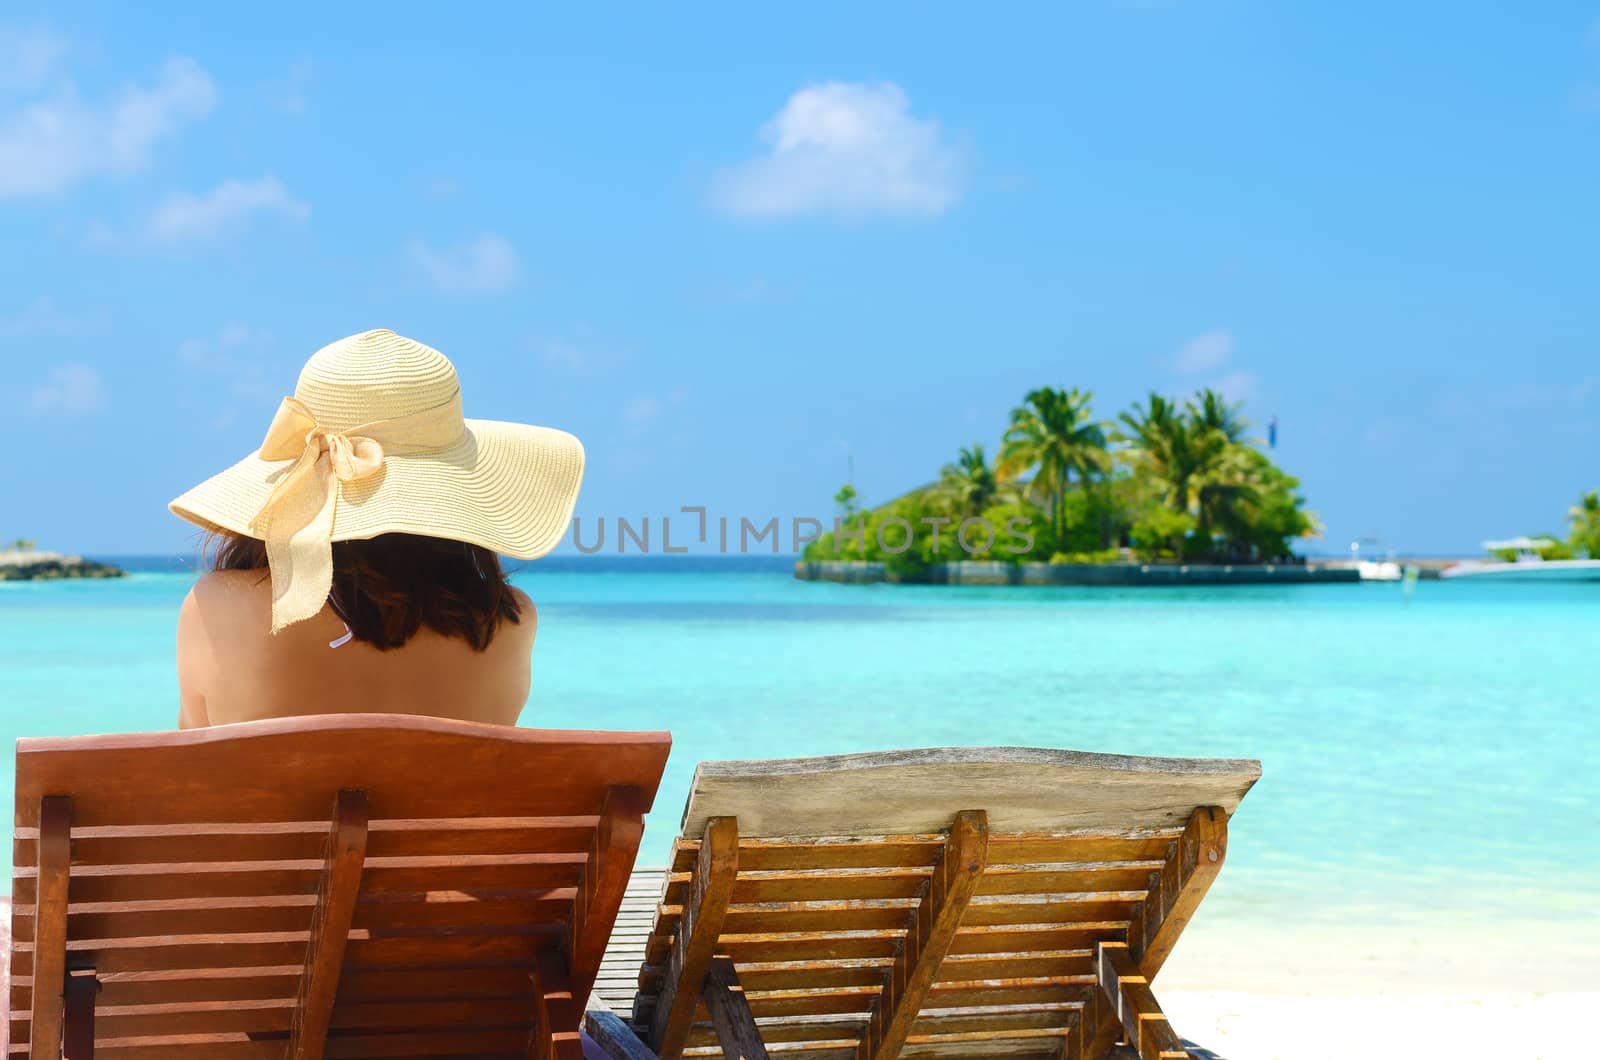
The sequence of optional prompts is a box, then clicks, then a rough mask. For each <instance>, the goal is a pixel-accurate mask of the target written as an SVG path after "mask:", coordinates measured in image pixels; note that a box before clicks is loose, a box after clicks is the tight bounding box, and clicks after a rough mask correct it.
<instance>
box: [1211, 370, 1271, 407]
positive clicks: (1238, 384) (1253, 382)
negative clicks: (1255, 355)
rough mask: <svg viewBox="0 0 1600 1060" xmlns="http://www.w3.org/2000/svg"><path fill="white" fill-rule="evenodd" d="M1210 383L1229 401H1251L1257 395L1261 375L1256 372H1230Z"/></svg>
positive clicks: (1212, 387) (1213, 388)
mask: <svg viewBox="0 0 1600 1060" xmlns="http://www.w3.org/2000/svg"><path fill="white" fill-rule="evenodd" d="M1209 385H1210V387H1211V389H1212V390H1215V391H1216V392H1217V393H1219V394H1221V395H1222V396H1223V397H1225V398H1227V399H1228V400H1229V401H1249V400H1250V399H1251V398H1253V397H1255V396H1256V390H1257V389H1258V388H1259V387H1260V385H1261V377H1260V376H1258V375H1256V374H1255V373H1254V372H1229V373H1228V374H1227V375H1225V376H1223V377H1222V378H1220V379H1214V380H1212V381H1211V383H1210V384H1209Z"/></svg>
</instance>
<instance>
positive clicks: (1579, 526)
mask: <svg viewBox="0 0 1600 1060" xmlns="http://www.w3.org/2000/svg"><path fill="white" fill-rule="evenodd" d="M1567 518H1568V519H1570V520H1571V522H1572V536H1571V537H1570V538H1569V540H1570V541H1571V543H1572V547H1573V548H1574V549H1580V548H1581V549H1582V550H1583V551H1584V552H1586V553H1587V554H1588V556H1589V558H1590V559H1600V491H1597V490H1590V491H1589V492H1587V493H1585V494H1584V495H1583V497H1582V499H1580V500H1579V501H1578V503H1577V504H1574V505H1573V506H1572V507H1571V508H1568V509H1567Z"/></svg>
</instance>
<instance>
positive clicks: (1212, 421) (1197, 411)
mask: <svg viewBox="0 0 1600 1060" xmlns="http://www.w3.org/2000/svg"><path fill="white" fill-rule="evenodd" d="M1195 398H1198V399H1199V404H1196V403H1195V400H1194V398H1191V399H1190V400H1189V402H1188V406H1189V416H1190V418H1192V419H1193V420H1194V422H1195V423H1196V424H1197V425H1198V426H1200V427H1201V428H1203V429H1205V430H1214V431H1220V432H1221V433H1222V436H1223V437H1224V438H1226V439H1228V441H1230V442H1242V441H1244V432H1245V431H1248V430H1249V429H1250V421H1249V420H1247V419H1245V418H1244V415H1243V411H1242V410H1243V409H1244V402H1242V401H1240V402H1235V403H1233V404H1229V402H1228V399H1227V398H1225V397H1223V396H1222V395H1221V394H1219V393H1218V392H1217V391H1215V390H1212V389H1211V388H1210V387H1206V388H1205V389H1204V390H1202V391H1200V392H1199V393H1198V394H1196V395H1195Z"/></svg>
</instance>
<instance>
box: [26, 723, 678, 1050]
mask: <svg viewBox="0 0 1600 1060" xmlns="http://www.w3.org/2000/svg"><path fill="white" fill-rule="evenodd" d="M669 746H670V737H669V736H668V735H667V734H666V733H612V732H597V733H585V732H561V731H554V732H551V731H538V730H526V729H512V728H504V727H500V726H489V725H475V724H471V723H465V722H453V721H442V720H438V719H431V718H409V717H402V716H394V715H341V716H327V717H314V718H301V719H283V720H277V721H270V722H257V723H249V724H245V725H238V726H222V727H218V728H216V729H210V730H194V731H188V732H178V733H156V734H135V735H127V736H97V737H80V738H72V739H62V740H22V741H19V742H18V752H17V811H16V822H17V832H16V834H17V841H16V843H15V851H16V858H15V861H16V869H15V877H14V880H13V892H14V897H13V900H14V905H13V950H12V974H13V977H14V978H13V982H14V983H17V981H18V979H20V978H23V977H28V976H33V975H36V974H39V975H40V981H41V982H43V981H46V980H52V981H53V980H55V979H58V978H59V976H60V973H59V972H57V971H55V970H53V967H52V966H51V965H50V964H49V963H48V960H49V959H50V953H51V952H53V949H54V944H53V943H52V942H51V940H50V938H49V937H48V933H46V935H45V936H41V934H40V933H41V932H43V931H45V927H46V925H45V922H44V920H43V916H44V914H45V911H46V910H47V908H48V904H49V900H50V895H51V891H50V889H49V888H48V887H46V886H45V884H46V882H47V880H49V879H51V878H52V877H51V876H50V870H49V866H48V864H46V865H41V864H40V861H41V854H42V853H44V852H45V849H46V847H47V845H48V842H47V838H42V837H44V836H45V834H46V833H47V832H48V831H49V822H48V821H46V822H44V823H43V825H41V820H40V806H41V800H42V799H46V798H49V797H55V796H63V797H70V800H71V825H70V832H71V865H70V870H69V872H68V873H67V875H66V877H65V878H64V881H63V882H64V884H65V887H64V892H65V893H64V895H63V897H64V899H65V901H64V903H63V905H64V908H63V910H62V912H63V914H64V915H63V916H62V918H61V919H62V922H63V924H64V928H65V932H64V935H65V957H64V964H65V966H66V968H68V969H71V968H75V967H90V966H92V967H93V968H94V970H95V972H96V974H97V975H99V976H100V977H101V979H102V983H101V991H100V994H99V996H98V999H97V1002H98V1007H99V1009H100V1012H99V1016H98V1019H97V1021H96V1026H95V1035H96V1038H97V1039H98V1040H99V1041H100V1042H101V1043H106V1042H108V1041H111V1040H117V1042H118V1044H117V1045H115V1046H114V1047H106V1046H105V1045H104V1044H102V1047H101V1049H100V1050H99V1051H101V1052H104V1053H105V1054H106V1055H110V1056H116V1055H122V1054H123V1053H124V1052H128V1053H129V1055H132V1053H134V1052H137V1053H138V1055H141V1056H142V1055H146V1054H148V1055H157V1053H159V1055H162V1056H169V1055H170V1056H192V1057H194V1058H196V1060H200V1058H206V1060H215V1058H226V1057H233V1056H238V1057H246V1056H248V1057H255V1056H271V1057H273V1058H274V1060H278V1058H282V1057H283V1056H285V1055H286V1051H287V1050H288V1049H289V1048H290V1041H291V1036H292V1035H299V1036H300V1037H303V1038H305V1039H306V1040H307V1042H308V1044H307V1046H306V1047H305V1048H304V1049H303V1050H302V1051H301V1052H302V1054H303V1055H307V1056H312V1055H324V1056H328V1057H335V1056H380V1055H395V1054H400V1053H404V1054H406V1055H417V1050H422V1051H423V1052H427V1051H429V1050H433V1051H435V1052H437V1053H438V1054H441V1055H444V1054H472V1055H501V1054H503V1055H516V1056H523V1055H526V1048H527V1041H528V1039H529V1035H530V1032H531V1031H532V1030H533V1029H534V1027H535V1025H536V1016H535V1012H536V1007H535V992H534V987H533V982H532V979H531V973H532V972H533V971H534V969H535V966H536V963H537V962H539V961H541V960H543V961H546V962H547V963H548V962H549V961H550V960H552V959H554V960H556V961H557V963H558V965H559V968H561V969H567V968H568V967H569V965H571V967H572V974H571V975H570V987H569V988H565V989H570V992H571V993H572V995H573V997H574V999H575V1000H576V1001H577V1002H578V1005H579V1007H580V1011H581V1005H582V1001H583V999H584V998H585V997H586V996H587V994H588V991H589V989H590V988H591V986H592V982H593V977H594V969H593V968H590V967H588V965H592V964H596V963H597V959H596V956H595V955H596V954H597V953H598V952H599V948H603V945H604V942H605V938H606V936H607V935H608V934H609V932H610V927H611V921H612V920H613V919H614V918H615V916H616V912H617V908H616V907H617V904H618V902H619V901H620V892H621V888H622V887H624V886H625V885H626V881H627V878H628V874H629V872H630V870H631V868H632V864H633V860H634V856H635V854H636V853H637V849H638V843H639V839H640V818H641V817H642V814H643V813H644V812H646V811H647V810H648V808H649V806H650V802H651V801H652V800H653V798H654V796H655V792H656V789H657V786H658V784H659V782H660V777H661V772H662V769H663V768H664V766H665V763H666V757H667V752H668V749H669ZM340 792H346V793H348V794H347V795H345V796H344V797H343V799H344V800H345V801H349V800H352V799H357V798H359V800H360V801H361V802H364V804H365V807H366V810H367V817H368V821H367V824H366V828H365V829H364V833H363V834H364V849H362V850H361V851H360V852H359V856H353V857H349V858H347V859H346V860H347V861H348V862H349V864H350V866H351V868H350V870H349V871H339V870H337V869H335V870H334V871H332V872H330V870H329V865H330V836H336V835H338V834H339V830H338V829H337V828H336V827H335V825H334V821H335V818H336V813H335V810H334V807H335V799H336V796H338V795H339V793H340ZM341 805H343V803H342V802H341ZM618 806H620V807H621V808H622V809H621V812H620V814H619V812H617V811H616V810H615V807H618ZM608 810H609V816H608ZM608 821H609V822H610V824H607V823H606V822H608ZM619 822H620V826H619ZM345 834H346V835H347V836H348V835H349V834H350V833H349V832H348V829H347V830H346V833H345ZM332 849H333V852H334V854H335V855H338V853H339V850H340V848H339V847H338V846H337V844H336V845H335V846H334V847H333V848H332ZM345 853H346V854H351V853H352V852H351V851H349V850H346V851H345ZM338 860H339V858H338V857H337V856H336V857H335V858H334V861H335V862H338ZM619 880H620V883H619V882H618V881H619ZM613 892H615V894H613ZM595 935H598V936H599V938H598V940H596V939H595V938H594V937H593V936H595ZM334 938H337V939H338V940H339V941H341V942H342V943H343V952H342V954H341V953H337V952H336V951H337V950H338V949H339V946H338V945H337V944H324V942H323V941H322V940H325V939H334ZM41 973H42V974H41ZM39 995H40V997H41V1000H42V1002H43V1003H44V1005H45V1011H46V1014H47V1016H48V1015H49V1006H50V1005H51V1004H53V1002H52V1001H51V1000H50V998H51V995H50V994H48V993H47V992H46V991H45V990H43V989H41V990H40V991H39ZM33 1006H34V991H33V990H31V989H30V988H29V987H28V985H27V984H26V982H25V981H24V982H21V983H18V985H14V986H13V988H12V993H11V1013H12V1017H11V1018H12V1023H11V1035H12V1042H13V1043H14V1044H13V1052H14V1053H16V1052H17V1050H18V1049H21V1050H23V1051H24V1052H25V1051H26V1049H27V1047H28V1045H29V1043H30V1039H34V1032H35V1027H34V1021H33V1019H32V1018H31V1017H32V1010H33ZM297 1014H298V1015H297ZM560 1015H561V1017H562V1018H563V1019H566V1018H569V1017H570V1015H571V1014H570V1013H567V1012H566V1011H565V1010H561V1012H560ZM52 1018H53V1019H55V1020H56V1021H57V1023H59V1015H58V1014H57V1015H55V1016H54V1017H52ZM41 1027H42V1025H41ZM318 1034H325V1035H326V1042H325V1048H324V1049H323V1050H322V1051H321V1052H320V1053H319V1052H318V1051H317V1049H316V1048H314V1046H313V1045H312V1044H309V1043H310V1041H311V1040H312V1039H314V1038H316V1037H317V1035H318ZM48 1036H49V1032H48V1031H45V1032H43V1033H42V1034H41V1035H40V1036H39V1037H38V1038H37V1039H35V1040H36V1041H37V1043H38V1044H40V1045H43V1046H44V1047H45V1048H47V1049H48V1048H49V1046H50V1042H49V1040H48ZM556 1037H557V1038H560V1037H561V1036H560V1035H556ZM295 1040H296V1042H297V1043H298V1042H299V1041H300V1038H299V1037H297V1038H296V1039H295ZM152 1050H154V1051H152Z"/></svg>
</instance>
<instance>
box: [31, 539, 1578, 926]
mask: <svg viewBox="0 0 1600 1060" xmlns="http://www.w3.org/2000/svg"><path fill="white" fill-rule="evenodd" d="M135 565H136V566H139V567H141V568H144V569H141V570H140V571H139V572H137V573H135V574H134V575H133V576H131V577H129V578H127V579H125V580H120V581H82V582H58V583H0V734H3V735H4V737H5V738H6V740H7V742H8V743H9V741H10V740H11V739H12V738H14V737H18V736H32V735H47V734H76V733H94V732H114V731H128V730H139V729H160V728H168V727H171V726H172V725H173V724H174V719H175V716H176V709H177V691H176V683H175V679H174V674H173V665H172V654H173V625H174V619H175V616H176V614H177V607H178V603H179V601H180V600H181V599H182V597H183V594H184V593H185V591H186V590H187V588H188V585H189V583H190V581H191V579H192V578H193V575H192V574H190V573H187V572H186V571H184V570H182V569H179V568H180V566H181V565H180V564H179V563H178V562H177V561H144V562H139V563H136V564H135ZM152 568H154V569H152ZM515 578H516V581H517V583H518V584H519V585H520V586H522V587H523V588H524V589H525V590H526V591H527V592H528V593H530V594H531V595H532V596H533V598H534V600H535V601H536V602H537V604H538V606H539V609H540V632H539V638H538V644H537V647H536V649H535V653H534V682H533V693H532V696H531V699H530V702H529V705H528V709H527V710H526V712H525V714H524V723H525V724H528V725H548V726H555V727H572V728H669V729H671V730H672V732H673V735H674V739H675V745H674V749H673V754H672V761H671V766H670V768H669V772H668V775H667V778H666V782H665V784H664V786H663V788H662V790H661V795H660V798H659V799H658V801H657V804H656V810H655V812H654V813H653V815H652V816H651V818H650V822H649V826H648V828H647V830H646V840H645V843H646V846H645V850H644V853H643V858H642V861H643V862H645V863H651V862H660V861H661V860H663V858H664V855H665V852H666V850H667V848H668V845H669V843H670V841H671V838H672V835H673V833H674V831H675V827H676V824H677V818H678V814H679V812H680V811H681V809H682V806H683V801H684V797H685V794H686V792H687V788H688V782H689V777H690V774H691V772H692V771H693V768H694V763H695V762H696V761H697V760H699V759H703V758H758V757H773V756H786V755H808V754H821V753H830V752H843V751H863V750H877V749H885V748H898V747H916V746H939V745H949V744H977V743H995V744H1032V745H1044V746H1052V747H1070V748H1077V749H1082V750H1093V751H1114V752H1126V753H1135V754H1159V755H1217V756H1228V757H1255V758H1260V759H1261V760H1262V764H1263V768H1264V770H1265V773H1264V776H1263V779H1262V780H1261V782H1260V784H1258V785H1257V787H1256V788H1255V790H1254V791H1253V792H1252V793H1251V794H1250V795H1249V797H1248V798H1247V799H1246V800H1245V802H1244V804H1243V806H1242V808H1241V810H1240V812H1239V813H1238V815H1237V816H1236V818H1235V820H1234V824H1233V829H1232V833H1231V835H1232V838H1231V843H1230V850H1229V863H1228V867H1227V869H1226V870H1225V871H1224V872H1223V874H1222V879H1221V880H1220V882H1219V883H1218V885H1217V887H1216V889H1215V890H1214V891H1213V895H1212V898H1211V899H1210V900H1209V901H1208V903H1207V906H1208V909H1214V910H1216V911H1215V912H1214V913H1211V914H1210V915H1211V916H1213V917H1219V918H1228V919H1233V920H1252V921H1257V922H1258V923H1259V924H1260V925H1262V926H1266V925H1270V924H1272V923H1274V922H1276V921H1278V920H1279V919H1280V918H1282V917H1284V916H1286V915H1290V914H1289V913H1288V912H1287V911H1290V910H1292V911H1293V913H1292V915H1293V917H1294V918H1295V919H1304V918H1305V917H1307V916H1310V917H1311V918H1313V919H1320V920H1321V921H1322V922H1323V925H1324V926H1325V927H1330V928H1337V927H1338V926H1339V925H1345V924H1356V923H1359V924H1361V925H1363V928H1364V930H1366V929H1371V928H1372V927H1374V926H1382V925H1383V924H1386V923H1390V922H1399V921H1403V920H1406V919H1409V918H1413V917H1416V916H1420V915H1427V916H1430V917H1435V918H1438V917H1444V918H1455V919H1458V920H1459V921H1460V923H1462V924H1471V923H1488V922H1491V921H1492V922H1494V923H1496V924H1498V925H1500V926H1502V927H1504V926H1506V925H1507V924H1508V923H1515V922H1517V921H1519V920H1526V919H1528V918H1535V919H1541V920H1546V921H1547V923H1552V924H1559V923H1565V924H1568V925H1573V926H1577V925H1579V924H1587V925H1589V926H1592V925H1593V923H1594V917H1595V913H1594V910H1595V908H1596V906H1597V904H1600V799H1597V797H1596V778H1597V777H1600V723H1597V720H1596V706H1597V702H1600V696H1597V686H1600V586H1582V585H1575V586H1536V585H1535V586H1520V585H1494V586H1485V585H1466V584H1455V583H1440V582H1425V583H1422V584H1421V585H1420V586H1418V587H1417V591H1416V593H1415V595H1414V597H1413V598H1412V599H1411V600H1410V601H1409V602H1407V601H1406V600H1405V598H1404V597H1403V596H1402V593H1401V590H1400V589H1399V588H1398V587H1397V586H1386V585H1335V586H1284V587H1262V588H1222V589H1192V590H1185V589H1135V590H1116V589H1074V588H1060V589H1044V588H996V589H979V588H946V587H913V586H889V585H876V586H845V585H833V584H817V583H803V582H797V581H794V580H793V579H792V578H791V577H790V576H789V568H788V565H787V562H786V561H779V560H777V559H771V560H693V559H680V560H666V559H639V560H632V561H630V560H610V561H606V560H547V561H544V562H542V563H539V564H534V565H531V566H530V567H529V568H528V569H526V570H524V571H522V572H519V573H518V574H517V575H516V576H515ZM0 778H3V782H4V784H5V787H6V798H7V799H9V798H10V788H11V784H12V762H11V761H10V758H9V755H8V756H7V758H6V760H5V762H4V766H3V771H0ZM418 783H426V780H425V779H424V778H418Z"/></svg>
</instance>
